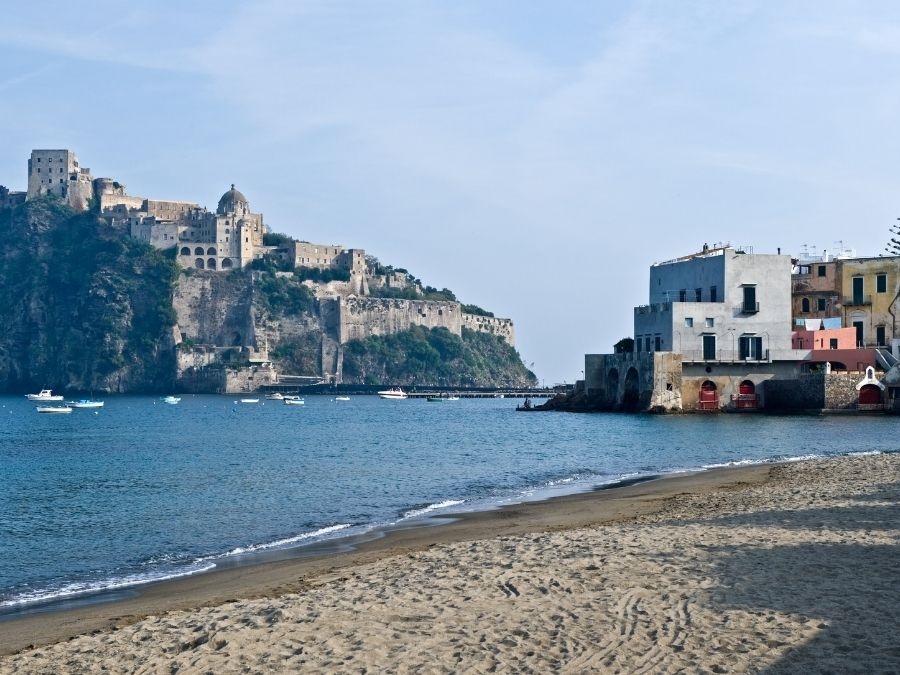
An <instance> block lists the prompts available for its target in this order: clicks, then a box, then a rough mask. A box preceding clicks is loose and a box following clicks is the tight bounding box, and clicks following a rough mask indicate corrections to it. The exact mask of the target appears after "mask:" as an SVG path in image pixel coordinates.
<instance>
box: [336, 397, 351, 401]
mask: <svg viewBox="0 0 900 675" xmlns="http://www.w3.org/2000/svg"><path fill="white" fill-rule="evenodd" d="M334 400H335V401H349V400H350V397H349V396H335V397H334Z"/></svg>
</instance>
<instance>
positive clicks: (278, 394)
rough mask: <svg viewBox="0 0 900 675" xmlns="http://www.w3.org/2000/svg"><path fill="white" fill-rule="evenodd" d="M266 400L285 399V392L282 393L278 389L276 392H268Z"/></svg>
mask: <svg viewBox="0 0 900 675" xmlns="http://www.w3.org/2000/svg"><path fill="white" fill-rule="evenodd" d="M266 400H267V401H283V400H284V394H282V393H281V392H278V391H276V392H275V393H274V394H266Z"/></svg>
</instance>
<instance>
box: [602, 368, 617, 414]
mask: <svg viewBox="0 0 900 675" xmlns="http://www.w3.org/2000/svg"><path fill="white" fill-rule="evenodd" d="M618 396H619V370H618V369H617V368H610V369H609V373H608V374H607V376H606V397H605V400H604V401H603V402H604V403H605V404H606V405H608V406H614V405H615V404H616V403H617V402H618V401H617V399H618Z"/></svg>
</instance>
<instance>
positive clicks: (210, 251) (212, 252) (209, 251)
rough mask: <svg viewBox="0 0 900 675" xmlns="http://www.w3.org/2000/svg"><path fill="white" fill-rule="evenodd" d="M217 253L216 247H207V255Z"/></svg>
mask: <svg viewBox="0 0 900 675" xmlns="http://www.w3.org/2000/svg"><path fill="white" fill-rule="evenodd" d="M215 254H216V249H214V248H213V247H212V246H210V247H209V248H208V249H206V255H215Z"/></svg>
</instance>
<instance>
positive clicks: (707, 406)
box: [700, 380, 719, 410]
mask: <svg viewBox="0 0 900 675" xmlns="http://www.w3.org/2000/svg"><path fill="white" fill-rule="evenodd" d="M718 409H719V392H718V391H717V387H716V383H715V382H711V381H710V380H705V381H704V382H703V384H701V385H700V410H718Z"/></svg>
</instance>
